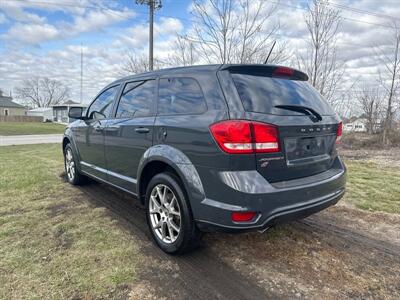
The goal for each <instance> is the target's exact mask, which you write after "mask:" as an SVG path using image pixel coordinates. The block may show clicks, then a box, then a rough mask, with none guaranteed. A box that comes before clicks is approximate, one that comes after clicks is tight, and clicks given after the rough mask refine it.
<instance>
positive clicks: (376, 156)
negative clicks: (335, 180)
mask: <svg viewBox="0 0 400 300" xmlns="http://www.w3.org/2000/svg"><path fill="white" fill-rule="evenodd" d="M339 154H340V155H341V156H342V157H343V158H344V159H349V160H362V161H369V162H373V163H376V164H378V165H380V166H383V167H392V168H393V167H394V168H400V148H390V149H381V150H379V149H348V148H344V147H340V148H339Z"/></svg>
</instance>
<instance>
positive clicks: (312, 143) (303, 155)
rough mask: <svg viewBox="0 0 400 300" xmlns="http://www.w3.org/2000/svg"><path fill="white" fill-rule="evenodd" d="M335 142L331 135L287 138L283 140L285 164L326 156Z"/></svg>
mask: <svg viewBox="0 0 400 300" xmlns="http://www.w3.org/2000/svg"><path fill="white" fill-rule="evenodd" d="M334 142H335V137H334V136H332V135H325V136H313V137H287V138H285V139H284V144H285V153H286V160H287V162H288V163H289V164H290V163H294V162H296V161H298V160H301V161H304V159H307V158H314V157H318V156H320V157H321V156H322V157H324V156H327V155H328V154H329V153H330V151H331V149H332V147H333V144H334Z"/></svg>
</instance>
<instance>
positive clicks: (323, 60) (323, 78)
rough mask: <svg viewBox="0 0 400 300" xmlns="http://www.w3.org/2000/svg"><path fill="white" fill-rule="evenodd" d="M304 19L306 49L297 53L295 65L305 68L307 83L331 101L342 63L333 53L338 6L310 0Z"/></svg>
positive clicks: (334, 50) (340, 76)
mask: <svg viewBox="0 0 400 300" xmlns="http://www.w3.org/2000/svg"><path fill="white" fill-rule="evenodd" d="M304 18H305V22H306V24H307V29H308V32H309V40H308V49H307V54H306V55H305V56H303V57H302V56H300V58H299V60H298V63H299V67H300V68H301V69H303V70H304V71H305V72H307V74H308V76H309V78H310V82H311V84H312V85H313V86H314V87H315V88H316V89H317V90H318V91H319V92H320V93H321V95H323V96H324V97H325V98H326V99H327V100H328V101H330V102H331V100H332V98H333V96H334V95H335V91H336V89H337V87H338V86H339V85H338V83H339V82H340V81H341V79H342V77H343V74H344V63H343V62H341V61H339V60H338V57H337V44H336V41H337V34H338V29H339V25H340V14H339V11H338V10H335V9H333V8H331V7H330V5H329V1H327V0H313V2H312V5H311V6H308V11H307V12H306V14H305V16H304Z"/></svg>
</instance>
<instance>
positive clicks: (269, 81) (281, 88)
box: [231, 73, 335, 115]
mask: <svg viewBox="0 0 400 300" xmlns="http://www.w3.org/2000/svg"><path fill="white" fill-rule="evenodd" d="M231 75H232V77H233V80H234V82H235V85H236V89H237V91H238V93H239V96H240V98H241V100H242V102H243V106H244V109H245V110H246V111H249V112H259V113H268V114H275V115H302V114H301V113H299V112H295V111H292V110H286V109H281V108H276V107H275V106H276V105H300V106H306V107H308V108H311V109H313V110H315V111H316V112H317V113H319V114H320V115H333V114H335V113H334V111H333V110H332V109H331V107H330V106H329V104H328V103H327V102H326V101H325V99H323V98H322V96H321V95H320V94H319V93H318V92H317V91H316V90H315V89H314V88H313V87H312V86H311V85H310V84H309V83H308V82H307V81H298V80H289V79H282V78H273V77H268V76H262V75H259V74H257V75H252V74H238V73H234V74H231Z"/></svg>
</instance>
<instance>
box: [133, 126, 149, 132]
mask: <svg viewBox="0 0 400 300" xmlns="http://www.w3.org/2000/svg"><path fill="white" fill-rule="evenodd" d="M135 131H136V132H137V133H148V132H149V131H150V129H148V128H145V127H139V128H135Z"/></svg>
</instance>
